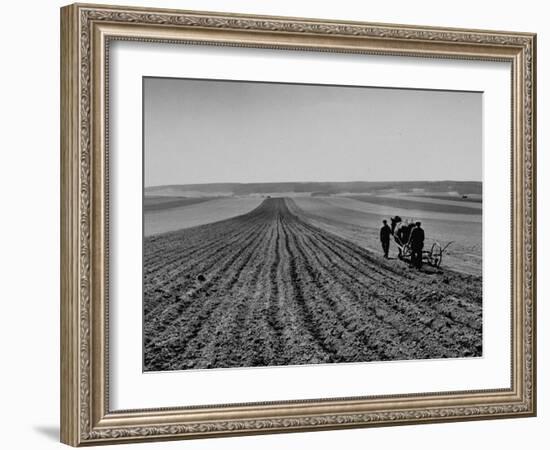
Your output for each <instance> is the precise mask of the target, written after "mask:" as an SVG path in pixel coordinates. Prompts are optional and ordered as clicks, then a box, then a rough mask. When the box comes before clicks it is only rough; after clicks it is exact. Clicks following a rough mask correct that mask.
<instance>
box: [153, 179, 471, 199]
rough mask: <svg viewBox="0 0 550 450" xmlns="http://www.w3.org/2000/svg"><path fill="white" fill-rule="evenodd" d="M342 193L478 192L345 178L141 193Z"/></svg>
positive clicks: (452, 184) (459, 184)
mask: <svg viewBox="0 0 550 450" xmlns="http://www.w3.org/2000/svg"><path fill="white" fill-rule="evenodd" d="M278 192H280V193H296V194H300V193H304V194H306V193H316V195H319V193H322V194H323V195H334V194H342V193H353V194H361V193H368V194H377V193H384V192H411V193H415V192H417V193H422V192H426V193H428V192H429V193H450V192H453V193H456V194H457V195H474V194H475V195H481V194H482V183H481V182H480V181H347V182H285V183H208V184H174V185H165V186H151V187H147V188H145V195H147V196H149V195H159V196H181V197H186V196H194V197H201V196H223V195H253V194H273V193H278Z"/></svg>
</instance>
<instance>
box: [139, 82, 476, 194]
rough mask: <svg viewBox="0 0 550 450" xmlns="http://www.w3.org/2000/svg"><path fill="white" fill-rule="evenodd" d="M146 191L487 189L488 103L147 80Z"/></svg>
mask: <svg viewBox="0 0 550 450" xmlns="http://www.w3.org/2000/svg"><path fill="white" fill-rule="evenodd" d="M143 82H144V164H145V166H144V174H145V180H144V181H145V186H156V185H163V184H190V183H221V182H237V183H252V182H254V183H258V182H260V183H261V182H284V181H414V180H467V181H481V179H482V93H479V92H451V91H427V90H409V89H382V88H368V87H343V86H318V85H300V84H281V83H257V82H235V81H208V80H188V79H168V78H144V81H143Z"/></svg>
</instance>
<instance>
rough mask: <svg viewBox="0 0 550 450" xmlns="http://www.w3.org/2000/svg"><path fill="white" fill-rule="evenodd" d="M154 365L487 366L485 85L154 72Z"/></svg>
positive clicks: (147, 88) (148, 294)
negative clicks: (402, 85) (448, 361)
mask: <svg viewBox="0 0 550 450" xmlns="http://www.w3.org/2000/svg"><path fill="white" fill-rule="evenodd" d="M143 130H144V131H143V184H144V191H143V194H144V195H143V211H144V212H143V234H144V237H143V290H144V296H143V321H144V322H143V330H144V338H143V358H144V371H146V372H147V371H171V370H186V369H221V368H237V367H240V368H243V367H269V366H294V365H303V364H329V363H365V362H377V361H395V360H401V361H403V360H423V359H438V358H471V357H481V356H482V355H483V346H482V330H483V327H482V316H483V302H482V205H483V198H482V191H483V189H482V186H483V185H482V93H481V92H464V91H438V90H416V89H395V88H386V87H384V88H380V87H363V86H334V85H308V84H290V83H268V82H248V81H233V80H231V81H226V80H202V79H175V78H153V77H145V78H144V79H143Z"/></svg>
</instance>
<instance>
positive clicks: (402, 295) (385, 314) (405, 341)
mask: <svg viewBox="0 0 550 450" xmlns="http://www.w3.org/2000/svg"><path fill="white" fill-rule="evenodd" d="M460 212H462V211H460ZM481 292H482V289H481V277H480V276H476V275H468V274H464V273H459V272H454V271H451V270H446V271H444V272H443V273H439V274H434V273H428V272H417V271H415V270H413V269H411V268H409V267H408V266H407V265H406V264H404V263H402V262H401V261H397V260H390V261H387V260H384V259H382V258H380V257H378V256H376V255H374V254H373V253H372V252H370V251H368V250H367V249H365V248H364V247H362V246H359V245H357V244H356V243H354V242H352V241H351V240H349V239H345V238H344V237H342V236H339V235H337V234H335V233H331V232H329V231H327V230H326V229H322V228H320V227H318V226H316V225H315V224H314V223H313V222H312V221H311V220H308V218H307V215H305V214H303V213H302V210H301V209H300V207H299V205H297V204H296V202H295V201H294V200H292V199H288V198H267V199H265V200H263V202H262V203H261V204H260V205H259V206H257V207H256V208H255V209H253V210H252V211H250V212H248V213H246V214H242V215H239V216H236V217H233V218H229V219H226V220H222V221H218V222H214V223H209V224H204V225H200V226H194V227H191V228H187V229H181V230H178V231H171V232H167V233H163V234H158V235H151V236H148V237H146V238H145V240H144V362H145V370H147V371H159V370H181V369H204V368H227V367H254V366H268V365H269V366H274V365H296V364H314V363H338V362H364V361H386V360H405V359H426V358H449V357H469V356H481V352H482V339H481V337H482V320H481V318H482V298H481V295H482V294H481Z"/></svg>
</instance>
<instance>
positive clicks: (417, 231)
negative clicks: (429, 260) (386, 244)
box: [409, 222, 424, 269]
mask: <svg viewBox="0 0 550 450" xmlns="http://www.w3.org/2000/svg"><path fill="white" fill-rule="evenodd" d="M420 225H422V224H421V223H420V222H416V226H415V227H414V228H413V229H412V231H411V237H410V238H409V243H410V245H411V251H412V254H411V262H412V263H413V265H414V266H415V267H416V268H417V269H420V268H422V249H423V248H424V230H423V229H422V228H421V227H420Z"/></svg>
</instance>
